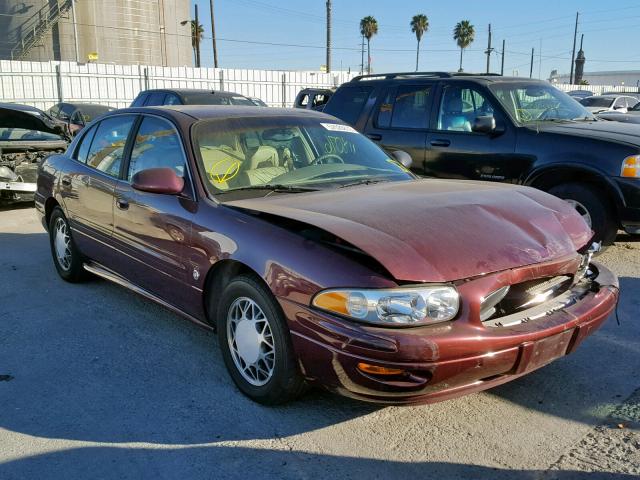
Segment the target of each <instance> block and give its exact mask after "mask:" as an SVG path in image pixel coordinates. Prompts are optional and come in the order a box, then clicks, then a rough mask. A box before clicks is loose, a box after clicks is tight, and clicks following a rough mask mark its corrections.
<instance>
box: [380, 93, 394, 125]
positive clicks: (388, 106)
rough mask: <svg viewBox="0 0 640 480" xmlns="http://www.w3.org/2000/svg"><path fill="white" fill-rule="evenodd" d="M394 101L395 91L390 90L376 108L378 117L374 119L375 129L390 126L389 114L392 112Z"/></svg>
mask: <svg viewBox="0 0 640 480" xmlns="http://www.w3.org/2000/svg"><path fill="white" fill-rule="evenodd" d="M394 100H395V89H394V88H390V89H389V90H388V91H387V93H386V95H385V96H384V100H382V103H381V104H380V107H379V108H378V116H377V118H376V127H378V128H389V127H390V126H391V113H392V112H393V102H394Z"/></svg>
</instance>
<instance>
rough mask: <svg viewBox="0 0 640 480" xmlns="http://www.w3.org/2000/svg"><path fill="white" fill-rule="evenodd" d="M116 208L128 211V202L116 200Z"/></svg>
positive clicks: (120, 199) (122, 199)
mask: <svg viewBox="0 0 640 480" xmlns="http://www.w3.org/2000/svg"><path fill="white" fill-rule="evenodd" d="M116 207H118V208H119V209H120V210H128V209H129V202H128V201H127V200H126V199H124V198H118V199H117V200H116Z"/></svg>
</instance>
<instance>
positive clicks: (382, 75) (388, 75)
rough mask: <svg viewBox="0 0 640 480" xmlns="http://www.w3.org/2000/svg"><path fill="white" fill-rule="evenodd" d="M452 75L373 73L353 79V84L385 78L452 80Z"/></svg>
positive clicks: (437, 73) (443, 73)
mask: <svg viewBox="0 0 640 480" xmlns="http://www.w3.org/2000/svg"><path fill="white" fill-rule="evenodd" d="M451 76H452V75H451V74H450V73H449V72H400V73H372V74H369V75H358V76H357V77H353V78H352V79H351V81H352V82H359V81H360V80H365V79H366V80H368V79H375V78H384V79H385V80H390V79H392V78H398V77H407V78H410V77H436V78H450V77H451Z"/></svg>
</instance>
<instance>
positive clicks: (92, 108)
mask: <svg viewBox="0 0 640 480" xmlns="http://www.w3.org/2000/svg"><path fill="white" fill-rule="evenodd" d="M111 110H115V109H114V108H113V107H107V106H104V105H79V106H78V112H80V114H81V115H82V119H83V120H84V121H85V122H86V123H89V122H90V121H92V120H93V119H94V118H96V117H99V116H100V115H102V114H103V113H107V112H110V111H111Z"/></svg>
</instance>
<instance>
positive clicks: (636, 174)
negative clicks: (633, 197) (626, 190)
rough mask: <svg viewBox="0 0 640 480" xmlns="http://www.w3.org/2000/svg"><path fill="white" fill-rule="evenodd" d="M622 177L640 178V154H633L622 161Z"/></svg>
mask: <svg viewBox="0 0 640 480" xmlns="http://www.w3.org/2000/svg"><path fill="white" fill-rule="evenodd" d="M620 176H621V177H631V178H640V155H631V156H630V157H627V158H625V159H624V161H623V162H622V168H621V169H620Z"/></svg>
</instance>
